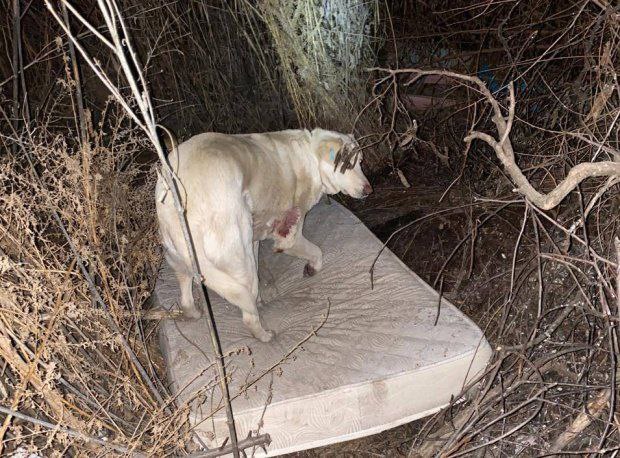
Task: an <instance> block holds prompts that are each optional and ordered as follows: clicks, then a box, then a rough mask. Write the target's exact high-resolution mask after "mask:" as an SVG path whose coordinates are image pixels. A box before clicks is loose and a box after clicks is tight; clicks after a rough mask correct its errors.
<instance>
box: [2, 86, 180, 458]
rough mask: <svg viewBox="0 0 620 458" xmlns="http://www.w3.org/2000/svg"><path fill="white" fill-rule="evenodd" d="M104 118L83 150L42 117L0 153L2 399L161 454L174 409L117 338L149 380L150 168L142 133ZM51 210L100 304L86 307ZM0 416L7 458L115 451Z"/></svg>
mask: <svg viewBox="0 0 620 458" xmlns="http://www.w3.org/2000/svg"><path fill="white" fill-rule="evenodd" d="M62 93H64V91H61V94H62ZM64 94H65V95H66V93H64ZM61 99H62V102H63V103H66V102H67V100H68V99H67V98H66V97H61ZM59 102H61V101H60V100H59ZM60 105H62V103H61V104H60ZM103 118H105V120H106V124H107V125H106V128H105V129H99V130H96V131H94V130H93V129H92V128H91V129H90V146H86V147H83V146H81V145H80V142H79V141H76V140H75V137H72V134H74V131H73V130H71V129H67V130H64V131H63V133H58V132H54V131H52V130H50V129H49V128H48V127H46V126H45V124H46V123H43V122H42V123H41V125H40V126H34V125H31V126H29V128H28V129H24V131H23V132H22V133H21V135H20V137H19V138H18V139H16V138H13V140H16V142H17V143H18V144H19V146H20V147H19V148H18V149H17V151H16V152H15V153H11V152H9V151H8V150H7V151H4V152H3V154H2V156H0V177H1V178H0V179H1V180H2V183H3V191H2V192H1V193H0V205H1V206H2V208H3V212H2V213H1V214H0V300H1V302H2V307H1V309H0V359H1V360H2V364H3V366H2V367H3V377H2V385H1V387H0V390H1V394H0V396H1V397H2V401H1V403H2V405H3V406H5V407H10V408H11V409H13V410H17V411H19V412H21V413H23V414H26V415H29V416H31V417H34V418H36V419H39V420H46V421H48V422H51V423H53V424H54V425H56V424H58V425H61V426H66V427H69V428H72V429H73V430H76V431H79V432H80V433H84V434H87V435H89V436H93V437H96V438H99V439H104V440H107V441H109V442H114V443H117V444H124V445H126V446H127V447H129V448H131V447H133V446H135V447H137V448H138V449H141V450H145V451H149V453H151V454H161V453H163V450H164V449H165V448H166V447H169V446H170V444H173V445H176V442H177V441H178V439H179V435H180V434H181V432H180V431H179V429H178V427H179V426H180V425H181V424H182V422H183V420H184V419H183V412H182V411H178V412H177V413H176V414H174V415H168V414H167V413H165V412H164V411H163V406H162V405H160V404H159V403H158V402H157V400H156V399H155V397H154V395H153V392H152V391H151V390H149V388H148V386H147V385H146V383H145V380H143V379H142V378H141V377H140V375H139V373H138V371H137V369H136V366H135V364H134V363H132V361H131V360H130V359H129V358H128V356H127V351H126V350H125V348H124V347H123V345H122V343H121V341H120V340H119V338H120V336H121V335H122V336H124V339H125V340H126V341H127V342H128V344H129V346H130V347H131V349H132V351H133V352H134V353H135V354H136V355H137V356H138V358H139V359H140V360H141V361H142V365H143V366H144V367H145V368H146V370H147V372H148V373H149V376H150V377H151V378H152V379H153V380H157V373H156V370H155V369H156V368H155V367H153V366H152V364H151V363H150V355H149V351H148V342H149V339H150V338H151V336H152V333H153V327H152V326H151V325H145V324H143V323H142V322H141V321H140V320H139V316H140V314H141V312H142V311H143V307H144V304H145V301H146V300H147V298H148V297H149V295H150V292H151V290H152V287H153V281H154V278H155V275H154V273H155V272H156V271H157V268H158V266H159V261H160V252H159V248H158V242H157V236H156V224H155V210H154V199H153V190H154V183H155V177H154V170H153V168H152V166H151V165H149V164H141V163H140V162H139V161H137V160H136V158H137V157H139V155H140V154H141V153H142V152H143V151H144V150H145V149H147V148H148V143H147V141H146V140H145V138H144V136H143V135H142V134H140V133H139V132H138V131H137V130H136V129H135V128H134V127H132V125H131V123H130V122H128V120H127V119H126V118H125V117H124V116H122V115H117V114H116V110H115V107H114V106H109V107H108V108H107V113H106V114H105V116H103ZM51 119H54V116H52V114H50V115H48V116H47V117H46V120H51ZM54 212H56V214H57V215H58V216H59V217H60V220H61V221H62V226H63V227H64V230H66V232H67V233H68V235H69V237H70V241H71V244H73V245H74V246H75V249H76V251H77V253H78V254H79V257H80V258H81V259H82V260H83V262H84V264H85V265H86V268H87V269H88V271H89V272H90V276H92V278H93V280H94V283H95V286H96V288H97V290H98V291H99V293H100V294H101V296H102V298H103V301H104V302H105V304H106V305H107V310H106V309H105V308H103V307H101V306H100V304H98V303H97V302H96V301H95V300H94V297H93V295H92V293H91V291H90V289H89V284H88V282H87V280H86V278H85V277H84V275H83V274H82V272H81V271H80V269H79V263H78V260H77V258H76V256H74V253H73V251H72V248H71V246H70V244H69V241H68V240H67V238H66V237H65V236H64V235H63V232H62V230H61V227H60V226H59V224H58V223H57V221H56V220H55V218H54ZM162 393H165V390H163V389H162ZM3 422H4V424H3V427H2V430H1V431H0V434H1V435H2V445H3V448H4V450H5V452H6V451H10V450H14V449H15V448H16V447H25V448H27V449H28V450H33V451H34V450H36V451H37V453H40V454H43V455H45V456H52V455H55V454H56V455H58V456H60V455H61V454H63V453H64V452H67V451H69V450H71V451H72V453H75V452H76V451H79V450H88V451H87V453H88V454H89V455H90V454H93V455H95V454H102V455H107V454H109V453H111V451H112V450H111V449H106V448H101V447H99V446H97V447H98V451H97V452H96V451H95V450H94V449H93V448H90V447H92V444H90V443H88V442H84V441H81V440H76V439H75V438H74V437H71V436H67V435H66V434H64V433H63V432H62V431H55V430H53V429H49V428H45V427H43V428H42V427H39V426H36V425H33V424H32V423H30V422H28V421H22V420H20V419H15V418H12V419H10V417H8V416H4V420H3ZM7 427H8V429H7ZM117 451H118V450H117Z"/></svg>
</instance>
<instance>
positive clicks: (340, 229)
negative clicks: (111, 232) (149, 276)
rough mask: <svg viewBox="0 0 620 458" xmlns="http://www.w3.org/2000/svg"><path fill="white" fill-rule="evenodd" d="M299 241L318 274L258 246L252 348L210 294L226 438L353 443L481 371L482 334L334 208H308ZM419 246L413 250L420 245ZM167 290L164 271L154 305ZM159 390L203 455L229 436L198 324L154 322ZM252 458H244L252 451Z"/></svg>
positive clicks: (173, 287)
mask: <svg viewBox="0 0 620 458" xmlns="http://www.w3.org/2000/svg"><path fill="white" fill-rule="evenodd" d="M304 234H305V236H306V238H308V239H309V240H310V241H312V242H314V243H315V244H317V245H318V246H319V247H321V249H322V250H323V254H324V262H323V266H324V267H323V270H322V271H321V272H319V273H317V274H316V275H315V276H314V277H310V278H304V277H303V276H302V272H303V267H304V264H305V262H304V261H302V260H300V259H297V258H293V257H290V256H288V255H286V254H281V253H280V254H277V253H273V252H272V249H271V246H270V243H269V242H264V243H261V247H260V251H259V280H260V294H261V297H262V299H263V302H264V306H263V308H261V310H260V313H261V319H262V323H263V325H264V326H265V327H266V328H268V329H272V330H274V331H275V332H276V336H275V337H274V339H273V340H272V341H271V342H268V343H261V342H259V341H257V340H256V339H254V338H253V337H252V336H251V335H250V333H249V332H248V330H247V329H246V328H245V327H244V326H243V323H242V321H241V312H240V311H239V310H238V309H237V307H235V306H233V305H231V304H229V303H228V302H226V301H225V300H224V299H222V298H220V297H218V296H217V295H216V294H215V293H213V292H211V294H210V297H211V302H212V305H213V308H214V315H215V320H216V323H217V327H218V330H219V334H220V337H221V342H222V347H223V350H224V353H225V355H226V365H227V370H228V375H229V376H230V378H231V380H230V394H231V397H232V398H233V403H232V404H233V410H234V415H235V424H236V426H237V431H238V436H239V438H245V437H246V436H247V435H248V433H249V432H253V433H261V434H262V433H269V434H270V435H271V438H272V443H271V445H270V446H269V447H267V454H268V455H269V456H273V455H279V454H283V453H288V452H294V451H298V450H304V449H308V448H313V447H318V446H323V445H327V444H331V443H335V442H341V441H345V440H349V439H354V438H358V437H362V436H366V435H369V434H373V433H377V432H380V431H382V430H385V429H388V428H392V427H394V426H397V425H400V424H403V423H405V422H409V421H412V420H414V419H417V418H421V417H424V416H426V415H430V414H432V413H434V412H436V411H437V410H439V409H441V408H442V407H444V406H445V405H447V404H448V403H449V402H450V398H451V396H453V395H456V394H458V393H460V392H461V391H462V389H463V387H464V386H465V385H466V384H467V383H468V381H469V380H471V379H473V378H474V377H475V376H476V375H477V374H479V373H480V372H481V371H482V370H483V369H484V367H485V366H486V364H487V362H488V360H489V358H490V355H491V349H490V347H489V345H488V343H487V341H486V340H485V338H484V335H483V333H482V332H481V330H480V329H479V328H478V327H477V326H476V325H475V324H474V323H472V322H471V321H470V320H469V319H468V318H467V317H465V316H464V315H463V314H462V313H461V312H460V311H459V310H457V309H456V308H455V307H454V306H453V305H452V304H450V303H449V302H448V301H446V300H445V299H442V300H441V301H440V298H439V295H438V293H437V292H436V291H435V290H433V289H432V288H431V287H430V286H429V285H427V284H426V283H425V282H424V281H423V280H421V279H420V278H419V277H418V276H417V275H416V274H415V273H413V272H412V271H411V270H409V269H408V268H407V266H405V265H404V264H403V263H402V262H401V261H400V260H399V259H398V258H397V257H396V256H395V255H394V254H393V253H392V252H390V251H389V250H387V249H386V250H385V251H384V252H383V253H382V254H381V256H380V257H379V259H378V261H377V263H376V264H375V267H374V275H373V281H372V283H371V276H370V273H369V269H370V267H371V265H372V263H373V261H374V259H375V258H376V256H377V254H378V253H379V250H380V249H381V248H382V243H381V242H380V241H379V240H378V239H377V238H376V237H375V236H374V235H373V234H372V233H371V232H370V231H369V230H368V229H367V228H366V227H365V226H364V225H363V224H362V223H361V222H360V221H359V220H358V219H357V218H356V217H355V216H354V215H353V214H352V213H351V212H349V211H348V210H347V209H346V208H344V207H343V206H341V205H339V204H337V203H335V202H333V201H332V202H321V203H320V204H319V205H317V206H316V207H315V208H314V209H313V210H312V211H311V212H310V213H309V214H308V215H307V217H306V223H305V227H304ZM417 249H418V250H425V249H426V248H425V247H419V248H417ZM177 297H178V285H177V283H176V280H175V278H174V275H173V274H172V272H171V270H170V268H169V267H167V266H164V267H163V269H162V272H161V274H160V278H159V281H158V284H157V286H156V291H155V300H156V302H157V303H158V304H159V305H160V306H161V307H164V308H166V309H171V308H174V307H176V302H177ZM159 337H160V342H161V345H162V349H163V353H164V358H165V362H166V365H167V372H168V377H169V382H170V387H171V391H172V393H173V394H174V395H175V396H176V400H177V404H178V405H182V406H183V405H189V406H191V409H190V411H189V412H190V413H189V420H190V424H191V425H192V427H193V428H194V429H195V431H196V432H197V433H198V435H199V436H200V437H201V439H202V440H203V441H204V442H205V443H206V445H207V446H210V447H213V446H217V445H220V444H222V443H223V442H224V441H225V440H226V439H227V437H228V427H227V424H226V415H225V411H224V407H223V405H222V399H221V394H220V392H219V389H218V387H217V384H216V383H215V382H214V380H215V376H216V371H215V367H214V358H213V351H212V348H211V343H210V340H209V335H208V331H207V325H206V322H205V321H204V318H203V319H200V320H196V321H185V320H181V319H178V320H174V321H173V320H165V321H163V322H162V325H161V327H160V335H159ZM262 454H264V452H263V451H261V450H257V451H256V455H257V456H260V455H262Z"/></svg>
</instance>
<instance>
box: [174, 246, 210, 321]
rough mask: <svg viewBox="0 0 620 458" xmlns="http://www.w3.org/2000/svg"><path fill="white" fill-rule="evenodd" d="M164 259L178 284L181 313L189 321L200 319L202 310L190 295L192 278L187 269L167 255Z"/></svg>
mask: <svg viewBox="0 0 620 458" xmlns="http://www.w3.org/2000/svg"><path fill="white" fill-rule="evenodd" d="M166 259H167V261H168V264H169V265H170V267H172V270H173V271H174V274H175V276H176V277H177V280H178V282H179V290H180V293H181V297H180V301H179V307H180V309H181V311H182V312H183V316H184V317H185V318H191V319H198V318H200V317H201V316H202V310H201V309H200V308H199V307H198V306H197V305H196V303H195V302H194V296H193V294H192V283H193V281H192V276H191V275H190V274H189V273H188V272H187V269H186V268H185V267H184V266H183V265H182V264H180V263H179V262H178V261H176V260H175V259H174V258H173V257H172V256H169V255H168V256H166Z"/></svg>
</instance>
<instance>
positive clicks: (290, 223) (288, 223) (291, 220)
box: [273, 207, 301, 237]
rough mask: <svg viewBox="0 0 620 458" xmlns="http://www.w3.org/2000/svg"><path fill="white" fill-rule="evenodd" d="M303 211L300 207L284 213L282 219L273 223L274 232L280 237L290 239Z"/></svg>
mask: <svg viewBox="0 0 620 458" xmlns="http://www.w3.org/2000/svg"><path fill="white" fill-rule="evenodd" d="M299 218H301V211H300V210H299V207H293V208H291V209H289V210H287V211H286V212H285V213H284V216H283V217H282V219H277V220H275V221H274V223H273V231H274V232H275V233H276V234H277V235H279V236H280V237H288V235H289V234H290V232H291V229H292V228H293V227H294V226H295V225H296V224H297V223H298V222H299Z"/></svg>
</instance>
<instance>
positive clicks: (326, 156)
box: [318, 138, 344, 165]
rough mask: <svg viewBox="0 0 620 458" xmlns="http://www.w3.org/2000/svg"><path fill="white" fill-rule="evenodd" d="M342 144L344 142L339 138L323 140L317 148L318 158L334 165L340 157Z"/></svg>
mask: <svg viewBox="0 0 620 458" xmlns="http://www.w3.org/2000/svg"><path fill="white" fill-rule="evenodd" d="M343 146H344V142H343V141H342V140H341V139H339V138H330V139H329V140H323V141H322V142H321V143H320V144H319V148H318V155H319V159H321V160H323V161H325V162H329V163H331V164H334V165H336V164H337V162H338V160H339V159H340V155H341V152H342V148H343Z"/></svg>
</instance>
